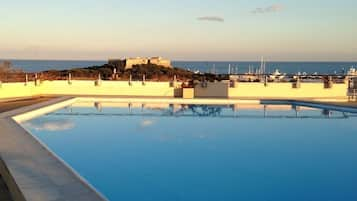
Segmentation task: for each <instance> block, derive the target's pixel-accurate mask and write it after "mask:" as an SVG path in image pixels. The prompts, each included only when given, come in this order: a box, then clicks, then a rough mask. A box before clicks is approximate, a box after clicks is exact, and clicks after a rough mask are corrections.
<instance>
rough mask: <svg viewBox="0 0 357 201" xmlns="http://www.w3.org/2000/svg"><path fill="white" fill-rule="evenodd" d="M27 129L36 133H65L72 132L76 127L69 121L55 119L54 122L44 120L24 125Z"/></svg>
mask: <svg viewBox="0 0 357 201" xmlns="http://www.w3.org/2000/svg"><path fill="white" fill-rule="evenodd" d="M24 125H25V126H26V127H28V128H30V129H33V130H36V131H51V132H54V131H65V130H71V129H73V128H74V127H75V124H74V123H73V122H72V121H70V120H67V119H54V120H49V119H48V120H42V121H30V122H27V123H25V124H24Z"/></svg>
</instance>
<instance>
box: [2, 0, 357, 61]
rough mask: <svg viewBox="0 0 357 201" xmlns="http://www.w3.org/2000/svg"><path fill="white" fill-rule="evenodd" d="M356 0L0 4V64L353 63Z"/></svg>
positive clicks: (356, 55) (16, 0)
mask: <svg viewBox="0 0 357 201" xmlns="http://www.w3.org/2000/svg"><path fill="white" fill-rule="evenodd" d="M356 8H357V1H356V0H339V1H337V0H280V1H279V0H276V1H270V0H250V1H247V0H50V1H49V0H32V1H28V0H11V1H10V0H0V58H9V59H73V60H106V59H108V58H123V57H136V56H163V57H167V58H170V59H173V60H200V61H223V60H226V61H253V60H259V58H260V57H261V56H264V57H265V58H268V59H269V60H271V61H357V26H356V21H357V12H356Z"/></svg>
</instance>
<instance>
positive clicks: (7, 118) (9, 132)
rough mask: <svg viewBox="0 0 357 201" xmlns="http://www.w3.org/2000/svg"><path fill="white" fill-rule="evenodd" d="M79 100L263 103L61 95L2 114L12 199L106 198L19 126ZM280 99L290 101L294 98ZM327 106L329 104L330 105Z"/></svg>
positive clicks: (1, 154)
mask: <svg viewBox="0 0 357 201" xmlns="http://www.w3.org/2000/svg"><path fill="white" fill-rule="evenodd" d="M76 101H94V102H95V101H97V102H101V101H103V102H108V101H109V102H132V103H173V104H175V103H177V104H224V105H227V104H245V103H254V104H260V103H261V102H262V101H261V100H258V99H246V100H242V99H181V98H179V99H178V98H147V97H146V98H139V97H135V98H128V97H115V96H97V97H76V98H75V97H60V98H54V99H49V100H46V101H45V102H40V103H36V104H34V105H30V106H27V107H22V108H18V109H15V110H10V111H6V112H3V113H0V128H1V131H0V139H1V140H0V159H1V160H0V174H1V175H2V177H3V180H4V181H5V183H6V184H7V187H8V189H9V191H10V193H11V196H12V198H13V200H31V201H32V200H33V201H38V200H54V201H55V200H56V201H57V200H73V201H77V200H89V201H90V200H93V201H96V200H106V198H105V197H104V196H102V195H101V194H100V193H99V192H97V191H96V190H95V189H94V188H93V187H92V186H91V185H90V184H88V182H86V181H85V180H84V179H83V178H81V176H80V175H78V174H77V173H76V172H75V171H74V170H73V169H71V168H70V167H69V166H68V165H66V163H64V162H63V161H62V160H61V159H60V158H58V157H57V156H56V155H55V154H54V153H52V152H51V151H50V150H49V149H48V148H47V147H46V145H44V144H42V143H41V142H40V141H38V140H37V139H36V138H35V137H33V136H32V135H31V134H30V133H29V132H27V131H26V130H25V129H24V128H22V127H21V126H20V125H19V123H21V122H23V121H26V120H29V119H32V118H34V117H37V116H40V115H43V114H46V113H49V112H52V111H55V110H57V109H60V108H63V107H65V106H68V105H71V104H72V103H74V102H76ZM273 101H279V100H273ZM281 101H283V102H284V101H285V103H287V104H288V103H289V101H293V100H281ZM304 103H307V104H325V102H318V101H314V100H306V101H304ZM327 103H328V104H329V103H330V104H333V105H332V106H333V107H334V108H336V107H338V108H339V109H343V108H345V109H346V108H347V109H348V108H350V109H351V108H352V107H350V105H347V106H346V105H342V104H341V105H338V103H337V102H333V101H332V102H331V101H330V102H327ZM336 104H337V105H336ZM356 105H357V104H356ZM327 107H329V106H328V105H327ZM353 109H355V110H356V111H357V108H355V107H353ZM0 198H1V197H0Z"/></svg>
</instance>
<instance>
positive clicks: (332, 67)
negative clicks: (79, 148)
mask: <svg viewBox="0 0 357 201" xmlns="http://www.w3.org/2000/svg"><path fill="white" fill-rule="evenodd" d="M1 61H10V62H11V63H12V65H13V67H14V68H15V69H21V70H23V71H25V72H40V71H46V70H65V69H72V68H83V67H90V66H100V65H103V64H105V63H107V61H106V60H32V59H23V60H22V59H0V62H1ZM172 65H173V66H174V67H178V68H183V69H188V70H191V71H199V72H203V73H204V72H215V73H220V74H223V73H228V71H229V70H228V69H229V66H230V69H231V72H232V73H246V72H248V71H249V69H250V70H251V71H254V69H257V68H259V67H260V65H261V62H260V61H182V60H176V61H172ZM351 67H354V68H356V67H357V61H355V62H353V61H346V62H345V61H267V62H266V72H267V73H272V72H274V71H275V70H276V69H278V70H279V71H281V72H283V73H289V74H295V73H299V72H300V73H303V72H306V73H309V74H312V73H319V74H336V73H344V72H346V71H348V69H349V68H351Z"/></svg>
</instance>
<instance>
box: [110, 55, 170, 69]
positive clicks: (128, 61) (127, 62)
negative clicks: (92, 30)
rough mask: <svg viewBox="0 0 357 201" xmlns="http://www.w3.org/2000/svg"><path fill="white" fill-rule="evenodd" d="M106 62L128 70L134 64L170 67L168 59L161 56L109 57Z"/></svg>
mask: <svg viewBox="0 0 357 201" xmlns="http://www.w3.org/2000/svg"><path fill="white" fill-rule="evenodd" d="M108 64H109V65H113V66H115V67H117V68H118V70H119V69H124V70H128V69H131V68H133V66H136V65H147V64H153V65H157V66H162V67H166V68H172V66H171V61H170V60H168V59H164V58H162V57H135V58H125V59H109V60H108Z"/></svg>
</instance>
